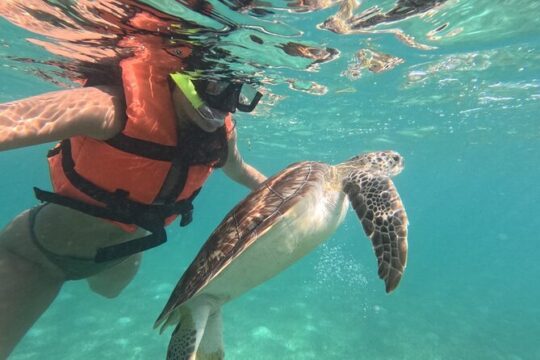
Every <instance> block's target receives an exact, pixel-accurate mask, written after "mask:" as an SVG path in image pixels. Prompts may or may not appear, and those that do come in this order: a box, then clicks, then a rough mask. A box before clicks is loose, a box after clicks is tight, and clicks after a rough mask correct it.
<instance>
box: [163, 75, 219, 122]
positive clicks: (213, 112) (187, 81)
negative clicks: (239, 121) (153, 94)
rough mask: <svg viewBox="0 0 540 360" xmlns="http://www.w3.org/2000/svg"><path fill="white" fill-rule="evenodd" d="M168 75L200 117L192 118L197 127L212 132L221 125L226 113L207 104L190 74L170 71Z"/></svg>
mask: <svg viewBox="0 0 540 360" xmlns="http://www.w3.org/2000/svg"><path fill="white" fill-rule="evenodd" d="M170 77H171V80H172V81H173V82H174V83H175V84H176V86H177V87H178V89H180V91H181V92H182V94H183V95H184V97H185V98H186V99H187V101H188V102H189V105H191V106H192V107H193V109H194V110H195V113H196V114H197V115H198V116H199V117H200V119H199V121H197V119H193V120H194V121H195V123H197V125H198V126H199V127H201V128H202V129H203V130H205V131H208V132H213V131H215V130H216V129H217V128H218V127H221V126H223V124H224V121H225V116H226V115H227V113H226V112H223V111H220V110H218V109H214V108H212V107H210V106H208V105H207V104H206V103H205V102H204V101H203V100H202V99H201V97H200V96H199V94H198V93H197V89H195V85H193V82H192V81H191V77H190V76H188V75H186V74H181V73H172V74H170Z"/></svg>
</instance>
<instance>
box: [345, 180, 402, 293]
mask: <svg viewBox="0 0 540 360" xmlns="http://www.w3.org/2000/svg"><path fill="white" fill-rule="evenodd" d="M343 191H344V192H345V193H346V194H347V196H348V198H349V201H350V202H351V204H352V207H353V208H354V210H355V211H356V214H357V215H358V218H359V220H360V221H361V222H362V226H363V227H364V231H365V233H366V235H367V236H368V237H369V238H370V239H371V242H372V244H373V249H374V251H375V255H376V256H377V261H378V266H379V277H380V278H381V279H383V280H384V282H385V285H386V292H391V291H392V290H394V289H395V288H396V287H397V286H398V284H399V281H400V280H401V276H402V275H403V271H404V269H405V265H406V263H407V225H408V221H407V214H406V213H405V208H404V207H403V203H402V202H401V199H400V197H399V194H398V192H397V190H396V188H395V187H394V184H393V183H392V180H390V178H389V177H387V176H384V175H373V174H370V173H368V172H363V171H357V172H353V173H351V174H350V175H349V176H347V177H346V178H345V180H344V182H343Z"/></svg>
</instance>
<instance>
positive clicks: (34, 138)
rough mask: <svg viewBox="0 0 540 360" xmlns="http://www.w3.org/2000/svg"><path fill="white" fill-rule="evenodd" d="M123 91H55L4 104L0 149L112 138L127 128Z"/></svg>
mask: <svg viewBox="0 0 540 360" xmlns="http://www.w3.org/2000/svg"><path fill="white" fill-rule="evenodd" d="M122 99H123V93H122V91H121V89H119V88H115V87H106V86H101V87H88V88H79V89H72V90H63V91H55V92H51V93H46V94H43V95H38V96H33V97H30V98H27V99H23V100H18V101H14V102H10V103H6V104H0V150H9V149H15V148H18V147H23V146H29V145H36V144H42V143H46V142H51V141H57V140H62V139H66V138H69V137H71V136H75V135H86V136H90V137H93V138H96V139H102V140H103V139H108V138H111V137H112V136H114V135H115V134H117V133H118V132H119V131H120V130H121V129H122V127H123V124H124V121H125V120H124V117H125V110H124V105H123V104H124V102H123V100H122Z"/></svg>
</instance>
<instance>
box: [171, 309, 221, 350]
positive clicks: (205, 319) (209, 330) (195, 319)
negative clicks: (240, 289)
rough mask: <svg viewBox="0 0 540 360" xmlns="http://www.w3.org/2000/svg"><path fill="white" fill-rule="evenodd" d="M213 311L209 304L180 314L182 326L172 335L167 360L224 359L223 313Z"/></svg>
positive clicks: (178, 326)
mask: <svg viewBox="0 0 540 360" xmlns="http://www.w3.org/2000/svg"><path fill="white" fill-rule="evenodd" d="M212 310H213V309H212V306H210V305H209V304H207V303H205V302H196V303H195V304H192V305H191V306H189V307H188V306H183V307H181V308H180V309H178V310H177V311H179V312H180V322H179V323H178V325H177V326H176V328H175V329H174V331H173V333H172V336H171V340H170V342H169V347H168V349H167V360H194V359H197V360H205V359H213V360H219V359H223V357H224V352H223V340H222V325H221V324H222V322H221V311H220V309H219V308H218V309H217V310H214V311H212Z"/></svg>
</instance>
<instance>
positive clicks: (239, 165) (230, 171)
mask: <svg viewBox="0 0 540 360" xmlns="http://www.w3.org/2000/svg"><path fill="white" fill-rule="evenodd" d="M228 145H229V146H228V148H229V153H228V155H227V162H226V163H225V165H224V166H223V171H225V174H227V176H228V177H230V178H231V179H233V180H234V181H236V182H237V183H240V184H242V185H244V186H246V187H248V188H250V189H252V190H253V189H255V188H257V187H258V186H259V185H260V184H261V183H262V182H264V180H266V176H264V175H263V174H261V173H260V172H259V171H258V170H257V169H255V168H254V167H253V166H251V165H249V164H247V163H245V162H244V160H243V159H242V156H241V155H240V152H239V151H238V146H237V142H236V130H233V134H232V136H231V138H230V139H229V144H228Z"/></svg>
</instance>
